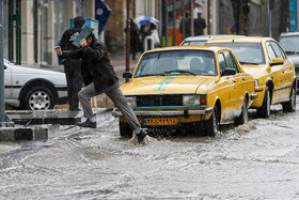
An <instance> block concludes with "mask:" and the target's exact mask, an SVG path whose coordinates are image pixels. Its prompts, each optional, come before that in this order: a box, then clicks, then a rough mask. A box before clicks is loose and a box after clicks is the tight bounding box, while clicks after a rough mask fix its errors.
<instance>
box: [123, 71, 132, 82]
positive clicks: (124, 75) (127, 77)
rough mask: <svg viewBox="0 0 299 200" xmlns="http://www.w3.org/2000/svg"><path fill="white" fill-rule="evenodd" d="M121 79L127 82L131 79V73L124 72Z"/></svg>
mask: <svg viewBox="0 0 299 200" xmlns="http://www.w3.org/2000/svg"><path fill="white" fill-rule="evenodd" d="M123 78H124V79H125V80H126V82H128V81H129V80H130V79H131V78H132V73H131V72H125V73H123Z"/></svg>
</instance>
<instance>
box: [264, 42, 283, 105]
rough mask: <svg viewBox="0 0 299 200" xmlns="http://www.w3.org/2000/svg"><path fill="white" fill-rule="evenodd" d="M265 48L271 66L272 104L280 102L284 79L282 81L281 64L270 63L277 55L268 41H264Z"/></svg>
mask: <svg viewBox="0 0 299 200" xmlns="http://www.w3.org/2000/svg"><path fill="white" fill-rule="evenodd" d="M266 50H267V54H268V61H269V64H270V66H271V73H270V78H271V79H272V81H273V85H274V88H273V93H272V101H271V103H272V104H275V103H278V102H281V97H282V95H283V94H282V89H283V87H284V81H283V79H284V78H283V76H284V75H283V65H282V64H278V65H271V62H272V59H273V58H277V55H276V54H275V51H274V49H273V47H272V46H271V43H270V41H267V42H266Z"/></svg>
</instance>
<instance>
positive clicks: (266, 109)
mask: <svg viewBox="0 0 299 200" xmlns="http://www.w3.org/2000/svg"><path fill="white" fill-rule="evenodd" d="M270 108H271V94H270V91H269V89H268V88H266V90H265V97H264V102H263V105H262V107H261V108H259V109H258V110H257V114H258V116H260V117H262V118H269V117H270Z"/></svg>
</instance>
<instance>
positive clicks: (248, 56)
mask: <svg viewBox="0 0 299 200" xmlns="http://www.w3.org/2000/svg"><path fill="white" fill-rule="evenodd" d="M207 45H209V46H218V47H228V48H231V49H232V51H233V53H234V54H235V55H236V56H237V58H238V60H239V62H240V63H241V64H265V59H264V53H263V49H262V46H261V44H260V43H244V42H233V43H232V42H229V43H208V44H207Z"/></svg>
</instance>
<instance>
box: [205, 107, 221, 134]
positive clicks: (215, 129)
mask: <svg viewBox="0 0 299 200" xmlns="http://www.w3.org/2000/svg"><path fill="white" fill-rule="evenodd" d="M205 128H206V133H207V136H209V137H217V136H220V133H221V132H220V109H219V106H215V107H214V109H213V111H212V115H211V117H210V119H208V120H207V121H206V122H205Z"/></svg>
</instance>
